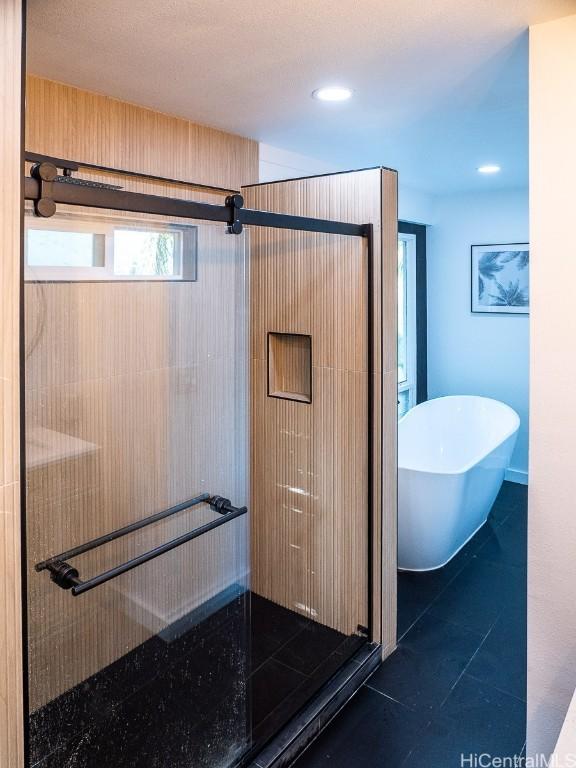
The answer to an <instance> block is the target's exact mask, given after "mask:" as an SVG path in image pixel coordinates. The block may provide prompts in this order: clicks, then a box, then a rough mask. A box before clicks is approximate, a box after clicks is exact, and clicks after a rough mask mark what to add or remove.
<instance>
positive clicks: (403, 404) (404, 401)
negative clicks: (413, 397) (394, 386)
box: [398, 389, 410, 419]
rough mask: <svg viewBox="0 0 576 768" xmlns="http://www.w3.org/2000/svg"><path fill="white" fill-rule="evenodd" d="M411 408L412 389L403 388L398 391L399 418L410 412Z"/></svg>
mask: <svg viewBox="0 0 576 768" xmlns="http://www.w3.org/2000/svg"><path fill="white" fill-rule="evenodd" d="M409 410H410V390H409V389H402V390H400V392H398V418H399V419H401V418H402V416H404V415H405V414H407V413H408V411H409Z"/></svg>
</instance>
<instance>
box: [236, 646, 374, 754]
mask: <svg viewBox="0 0 576 768" xmlns="http://www.w3.org/2000/svg"><path fill="white" fill-rule="evenodd" d="M381 661H382V647H381V646H380V645H379V644H377V643H370V644H367V645H365V646H364V647H363V648H361V649H360V650H359V651H357V652H356V653H355V654H354V656H353V657H352V658H351V659H350V661H348V662H347V663H346V664H345V665H344V666H343V667H342V669H340V670H339V671H338V672H337V673H336V674H335V675H334V677H333V678H332V679H331V680H330V681H329V682H328V683H326V685H325V686H324V687H323V688H322V690H321V691H320V692H319V693H318V694H317V695H316V696H315V697H314V698H313V699H312V700H311V701H310V702H309V703H308V704H307V705H306V706H305V707H304V708H303V709H302V710H301V712H300V713H299V714H298V715H296V717H294V718H293V719H292V720H291V721H290V722H289V723H288V724H287V725H286V726H285V727H284V728H283V729H282V730H281V731H280V733H278V734H277V735H276V736H275V737H274V738H273V739H272V741H270V742H269V743H268V745H267V746H266V747H264V749H263V750H262V751H261V752H260V753H259V754H258V755H257V756H256V757H255V758H254V759H253V760H252V762H250V763H248V764H247V766H246V768H287V767H288V766H290V765H292V763H293V762H294V761H295V760H296V759H297V758H298V757H299V756H300V755H301V754H302V752H303V751H304V750H305V749H306V747H308V746H309V745H310V743H311V742H312V741H314V739H315V738H316V737H317V736H318V735H319V734H320V732H321V731H322V730H323V729H324V728H325V727H326V726H327V725H328V723H329V722H330V721H331V720H332V719H333V718H334V716H335V715H336V714H338V712H339V711H340V710H341V709H342V707H343V706H344V705H345V704H346V703H347V702H348V701H350V699H351V698H352V697H353V696H354V694H355V693H356V692H357V691H358V690H359V689H360V687H361V686H362V684H363V683H364V682H365V681H366V680H367V679H368V678H369V677H370V675H371V674H372V673H373V672H374V671H375V670H376V669H377V667H378V666H379V665H380V663H381Z"/></svg>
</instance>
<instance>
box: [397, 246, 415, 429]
mask: <svg viewBox="0 0 576 768" xmlns="http://www.w3.org/2000/svg"><path fill="white" fill-rule="evenodd" d="M416 343H417V342H416V236H415V235H408V234H400V235H399V238H398V401H399V402H398V415H399V417H402V416H404V414H405V413H406V412H407V411H408V410H409V409H410V408H412V406H414V405H415V404H416V382H417V370H416Z"/></svg>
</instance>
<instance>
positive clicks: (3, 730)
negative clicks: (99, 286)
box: [0, 0, 23, 768]
mask: <svg viewBox="0 0 576 768" xmlns="http://www.w3.org/2000/svg"><path fill="white" fill-rule="evenodd" d="M0 51H1V54H0V168H1V173H0V766H2V768H20V766H21V764H22V760H23V738H22V734H23V731H22V727H23V720H22V645H21V643H22V626H21V591H20V573H21V570H20V483H19V476H20V456H19V453H20V440H19V419H20V409H19V386H20V384H19V352H18V340H19V333H18V327H19V277H20V125H21V120H20V113H21V70H22V3H21V2H20V0H4V1H3V2H2V3H0Z"/></svg>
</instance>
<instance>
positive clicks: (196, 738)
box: [30, 592, 365, 768]
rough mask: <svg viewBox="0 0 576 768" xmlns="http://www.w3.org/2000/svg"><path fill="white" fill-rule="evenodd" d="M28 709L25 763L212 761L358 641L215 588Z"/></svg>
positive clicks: (235, 751) (288, 711)
mask: <svg viewBox="0 0 576 768" xmlns="http://www.w3.org/2000/svg"><path fill="white" fill-rule="evenodd" d="M215 600H216V602H217V605H216V606H214V605H213V606H210V605H208V604H207V605H206V606H204V607H203V608H202V609H201V615H200V616H199V615H198V614H197V612H194V613H193V614H190V615H189V616H187V617H184V618H183V619H180V620H179V622H177V623H176V624H173V625H171V626H170V627H168V628H167V630H166V631H165V632H163V633H161V634H160V635H157V636H155V637H153V638H151V639H150V640H148V641H147V642H145V643H144V644H142V645H140V646H139V647H138V648H136V649H134V650H133V651H130V652H129V653H127V654H126V655H125V656H123V657H122V658H120V659H118V661H116V662H115V663H114V664H112V665H110V666H108V667H106V668H105V669H103V670H101V671H100V672H98V673H97V674H95V675H93V676H92V677H91V678H89V679H88V680H86V681H84V682H83V683H81V684H80V685H78V686H75V687H74V688H72V689H71V690H69V691H67V692H66V693H64V694H62V695H61V696H60V697H58V698H57V699H55V700H53V701H51V702H50V703H48V704H47V705H46V706H44V707H43V708H42V709H40V710H39V711H37V712H36V713H34V714H33V715H32V717H31V720H30V737H31V738H30V742H31V761H30V762H31V765H32V766H34V768H108V766H112V765H113V766H115V768H168V766H169V768H184V766H186V768H190V766H194V768H213V766H215V765H232V764H234V763H235V761H236V760H237V759H240V757H241V756H242V754H243V753H244V752H245V751H246V750H247V749H249V748H251V747H254V746H255V745H257V744H263V743H264V742H265V741H266V740H267V739H269V738H270V736H272V735H273V734H274V733H275V732H276V731H277V730H279V728H281V727H282V726H283V725H284V724H285V723H286V722H287V720H289V719H290V717H292V715H294V714H295V712H296V711H298V710H299V709H300V708H301V707H302V706H303V705H304V704H305V703H306V702H307V701H308V700H309V698H310V697H311V696H312V695H313V694H314V693H315V692H316V691H317V689H318V688H319V687H320V686H321V685H322V684H323V683H324V682H326V680H327V679H329V678H330V677H331V676H332V675H333V674H334V672H335V671H336V670H337V669H338V668H339V667H340V666H341V665H342V664H343V663H344V661H345V660H347V658H349V657H350V656H351V655H352V654H353V653H354V652H355V651H356V649H357V648H358V647H359V646H361V645H362V644H363V643H364V642H365V641H364V640H363V638H360V637H357V636H354V637H346V636H345V635H343V634H341V633H339V632H336V631H334V630H332V629H329V628H328V627H325V626H322V625H320V624H317V623H316V622H313V621H311V620H309V619H307V618H306V617H303V616H301V615H299V614H297V613H294V612H293V611H289V610H287V609H286V608H283V607H281V606H279V605H276V604H275V603H272V602H270V601H269V600H266V599H264V598H262V597H260V596H258V595H256V594H253V593H252V594H250V593H246V592H245V593H242V594H237V595H236V596H234V597H230V596H228V597H227V596H226V595H224V596H222V595H221V596H219V597H218V598H216V599H215Z"/></svg>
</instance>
